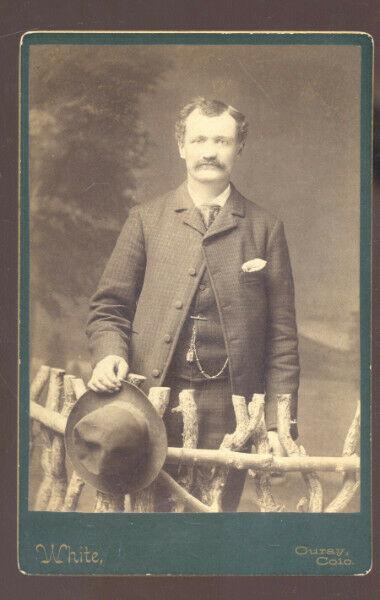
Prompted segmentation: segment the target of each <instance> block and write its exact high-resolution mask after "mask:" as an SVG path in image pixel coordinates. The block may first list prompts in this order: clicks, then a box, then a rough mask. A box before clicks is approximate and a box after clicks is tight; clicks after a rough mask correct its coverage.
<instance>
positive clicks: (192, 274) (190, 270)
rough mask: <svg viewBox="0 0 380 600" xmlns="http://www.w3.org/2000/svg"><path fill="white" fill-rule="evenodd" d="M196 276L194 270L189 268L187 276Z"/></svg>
mask: <svg viewBox="0 0 380 600" xmlns="http://www.w3.org/2000/svg"><path fill="white" fill-rule="evenodd" d="M196 274H197V272H196V270H195V269H194V267H191V268H190V269H189V275H191V276H192V277H194V275H196Z"/></svg>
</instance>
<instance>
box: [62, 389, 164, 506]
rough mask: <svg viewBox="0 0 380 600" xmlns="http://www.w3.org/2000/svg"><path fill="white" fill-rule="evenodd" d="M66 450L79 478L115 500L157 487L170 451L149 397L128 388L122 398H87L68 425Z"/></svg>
mask: <svg viewBox="0 0 380 600" xmlns="http://www.w3.org/2000/svg"><path fill="white" fill-rule="evenodd" d="M65 444H66V452H67V455H68V456H69V458H70V460H71V462H72V464H73V467H74V469H75V471H76V472H77V474H78V475H80V476H81V477H82V478H83V480H84V481H85V482H86V483H89V484H90V485H92V486H93V487H95V488H96V489H98V490H100V491H101V492H106V493H111V494H128V493H130V492H135V491H137V490H140V489H143V488H145V487H147V486H148V485H149V484H150V483H152V481H153V480H154V479H155V478H156V477H157V475H158V473H159V471H160V470H161V468H162V466H163V464H164V462H165V458H166V453H167V447H168V444H167V437H166V430H165V426H164V424H163V421H162V419H161V417H160V416H159V415H158V413H157V412H156V410H155V408H154V407H153V406H152V404H151V403H150V401H149V399H148V398H147V396H146V395H145V394H144V392H142V391H141V390H140V389H139V388H137V387H136V386H135V385H133V384H132V383H127V382H126V383H123V385H122V387H121V389H120V391H119V392H117V393H116V394H109V393H98V392H93V391H91V390H89V391H87V392H86V393H85V394H83V396H81V398H80V399H79V400H78V402H77V403H76V404H75V405H74V408H73V409H72V411H71V413H70V415H69V417H68V419H67V425H66V431H65Z"/></svg>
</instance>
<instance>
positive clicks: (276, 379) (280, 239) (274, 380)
mask: <svg viewBox="0 0 380 600" xmlns="http://www.w3.org/2000/svg"><path fill="white" fill-rule="evenodd" d="M266 278H267V293H268V305H269V318H268V331H267V349H266V369H265V377H266V422H267V428H268V429H271V428H275V427H276V425H277V394H291V396H292V403H291V421H292V425H291V435H292V437H293V438H294V439H295V438H296V437H297V436H298V429H297V402H298V386H299V371H300V367H299V356H298V335H297V325H296V314H295V301H294V284H293V275H292V269H291V265H290V259H289V252H288V246H287V243H286V238H285V232H284V226H283V224H282V222H281V221H277V222H276V224H275V225H274V227H273V229H272V231H271V233H270V236H269V240H268V252H267V269H266Z"/></svg>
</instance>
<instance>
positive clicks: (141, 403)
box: [65, 382, 168, 494]
mask: <svg viewBox="0 0 380 600" xmlns="http://www.w3.org/2000/svg"><path fill="white" fill-rule="evenodd" d="M116 399H117V400H118V401H120V400H122V401H123V402H126V403H128V404H129V405H130V406H132V407H134V408H135V409H136V410H138V411H139V412H141V413H142V415H143V416H144V417H145V419H146V423H147V427H148V435H149V441H150V447H149V453H148V456H147V461H146V464H145V466H144V467H143V468H142V469H140V470H139V472H138V473H137V474H136V477H135V478H134V479H133V481H128V483H127V484H125V485H123V482H122V481H120V482H118V485H117V488H116V487H112V485H111V484H110V482H109V481H107V480H106V479H105V478H104V477H102V476H101V475H95V474H94V473H91V472H90V471H88V470H87V469H86V467H85V466H84V465H83V464H82V462H81V461H80V460H79V458H78V456H77V448H76V444H75V439H74V428H75V426H76V424H77V423H78V422H79V421H80V420H81V419H82V418H83V417H85V416H86V415H88V414H89V413H91V412H93V411H94V410H97V409H98V408H100V407H102V406H106V405H107V404H111V403H112V402H114V401H115V400H116ZM65 445H66V453H67V456H68V457H69V458H70V461H71V463H72V465H73V467H74V469H75V471H76V473H77V474H78V475H79V476H80V477H82V479H83V480H84V481H85V482H86V483H88V484H90V485H91V486H93V487H94V488H96V489H97V490H99V491H101V492H105V493H109V494H115V493H124V494H129V493H130V492H136V491H138V490H141V489H143V488H145V487H147V486H148V485H149V484H151V483H152V481H154V480H155V479H156V477H157V475H158V473H159V472H160V470H161V468H162V466H163V464H164V462H165V458H166V454H167V449H168V441H167V436H166V429H165V425H164V423H163V421H162V419H161V417H160V416H159V414H158V413H157V411H156V410H155V408H154V407H153V405H152V404H151V402H150V401H149V399H148V397H147V396H146V395H145V394H144V392H143V391H142V390H140V389H139V388H138V387H136V386H135V385H133V384H132V383H128V382H125V383H123V385H122V387H121V389H120V391H119V392H116V393H114V394H111V393H106V392H93V391H92V390H88V391H87V392H85V393H84V394H83V396H81V397H80V398H79V400H78V402H77V403H76V404H75V405H74V407H73V409H72V410H71V412H70V414H69V416H68V419H67V425H66V430H65Z"/></svg>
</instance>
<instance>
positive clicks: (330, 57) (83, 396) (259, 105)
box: [20, 33, 370, 572]
mask: <svg viewBox="0 0 380 600" xmlns="http://www.w3.org/2000/svg"><path fill="white" fill-rule="evenodd" d="M29 35H30V37H29V39H28V44H29V46H28V61H27V63H26V61H25V62H24V66H23V69H24V71H23V73H24V77H25V80H24V81H25V83H24V110H25V113H24V115H26V116H24V123H27V125H24V130H23V131H24V134H23V135H24V146H23V148H24V151H22V160H23V161H24V168H25V169H27V177H26V178H25V179H24V184H23V185H24V187H22V190H24V196H23V198H24V200H23V204H22V207H21V210H22V225H21V227H22V228H21V235H22V236H23V237H22V240H23V241H22V247H21V255H22V257H23V258H22V260H23V261H24V262H23V264H24V265H25V266H24V277H25V281H26V283H24V284H22V285H25V286H26V287H24V288H22V289H24V293H25V294H26V296H25V301H26V304H27V309H26V312H25V313H24V314H25V315H26V316H25V319H24V322H23V325H22V329H21V347H22V348H24V351H23V352H22V355H21V360H22V364H21V373H22V375H21V394H23V391H22V390H23V389H24V390H25V398H26V397H27V396H28V398H27V400H26V403H27V408H26V409H24V408H23V406H24V405H23V403H24V401H25V398H24V396H23V395H22V397H21V410H20V419H21V425H20V426H21V432H22V435H21V437H20V454H21V459H22V460H21V462H22V465H21V473H22V478H23V483H22V484H21V495H20V498H21V501H22V502H23V503H24V506H25V507H26V511H27V512H26V513H25V514H28V515H31V514H32V513H34V514H37V513H39V514H40V516H39V517H38V522H39V523H44V522H45V521H44V517H43V515H47V513H80V514H82V515H83V513H87V514H90V515H95V514H96V513H118V514H119V517H116V515H115V517H112V518H114V519H116V518H118V519H119V518H121V515H120V513H128V514H129V517H128V516H127V515H126V516H125V517H124V518H125V519H127V520H128V519H132V514H133V513H149V514H153V513H157V519H158V518H160V515H161V518H163V514H165V515H166V517H168V516H169V515H168V513H176V517H175V518H176V525H175V526H176V527H177V526H178V527H180V525H181V523H184V522H185V521H181V519H185V518H186V519H189V518H191V517H190V515H189V513H197V514H201V513H206V514H209V515H210V514H215V513H223V514H224V515H225V517H224V518H227V517H228V513H246V514H247V513H249V514H251V515H253V514H254V513H255V514H256V516H257V517H258V518H259V519H267V518H270V517H269V515H267V516H264V515H261V516H260V513H281V514H283V517H281V519H283V520H284V522H287V519H290V518H292V517H291V514H293V515H298V516H299V517H300V518H301V519H306V518H307V516H306V515H307V514H308V513H319V514H321V513H330V514H331V513H346V515H348V514H350V513H353V514H355V513H360V511H361V501H362V496H361V494H363V480H362V486H360V483H361V475H360V458H361V447H363V446H361V444H363V435H362V436H361V431H362V432H363V427H362V426H361V421H360V415H361V413H362V414H363V407H364V416H365V419H367V417H368V415H369V401H370V398H369V393H368V389H367V387H366V383H365V382H366V381H367V379H366V378H367V370H368V369H369V364H367V363H366V362H365V361H366V357H367V358H368V356H367V354H366V348H367V345H368V343H369V339H364V338H363V324H364V326H365V323H366V322H367V321H366V319H367V316H366V314H367V313H366V311H368V309H369V305H368V302H367V300H368V296H367V295H366V291H365V285H369V283H367V284H366V282H365V276H363V265H364V267H365V266H366V264H367V263H366V262H365V261H366V260H367V259H366V258H365V257H366V256H367V255H369V254H368V253H369V250H370V247H369V243H370V242H369V233H368V231H367V232H366V231H364V233H363V223H364V221H365V219H363V214H364V216H365V214H367V213H365V211H364V213H363V189H364V188H363V185H364V184H363V173H364V175H365V174H366V171H365V169H366V165H364V170H363V122H364V121H363V110H364V109H363V63H362V51H363V49H362V47H361V45H360V43H359V44H354V43H348V42H347V43H346V42H345V41H343V42H342V40H341V37H342V36H341V37H339V36H337V40H338V41H337V43H334V42H333V41H331V40H330V41H328V43H314V42H313V41H312V42H310V39H309V41H308V40H306V38H305V43H302V42H303V40H302V35H301V36H300V38H301V39H299V40H298V41H297V42H294V41H293V40H291V41H289V43H283V42H278V43H277V41H276V40H275V41H274V43H269V42H268V41H266V40H265V39H264V40H263V41H262V42H260V41H258V40H257V39H256V41H255V39H254V38H255V36H253V37H252V38H251V40H249V41H244V43H243V42H241V43H239V41H238V40H237V39H234V36H233V35H231V36H229V37H228V39H227V38H226V37H224V38H223V35H221V34H209V35H208V36H206V37H207V42H204V41H203V42H202V43H197V42H196V40H192V41H190V40H189V39H188V38H187V37H186V34H182V37H181V40H178V37H176V34H174V33H173V34H168V35H166V37H165V36H164V38H159V36H158V37H157V38H154V36H153V35H149V34H148V35H145V37H144V36H140V38H141V39H140V38H138V35H137V34H136V35H132V34H130V35H129V37H128V36H127V37H125V39H124V38H123V35H122V34H120V35H119V36H118V39H116V38H113V37H112V35H108V36H105V37H104V38H102V35H101V34H98V37H97V41H96V42H94V41H93V40H92V39H91V35H90V34H82V37H81V38H80V36H79V38H80V41H78V40H77V39H76V40H73V41H72V42H70V39H69V34H61V35H60V36H59V35H58V34H57V39H56V41H55V40H54V34H52V35H51V36H50V38H49V42H48V43H45V42H44V37H43V34H29ZM125 35H126V34H125ZM305 35H306V34H305ZM363 35H365V34H363ZM65 36H66V37H65ZM74 37H75V36H74ZM77 37H78V36H77ZM195 37H196V36H195ZM262 37H263V38H265V36H262ZM272 37H274V38H275V37H276V35H274V36H272ZM306 37H307V36H306ZM311 37H312V36H311ZM326 37H327V36H326ZM343 37H344V36H343ZM79 38H78V39H79ZM309 38H310V36H309ZM144 40H145V41H144ZM252 40H253V41H252ZM25 90H27V92H26V91H25ZM25 148H26V149H25ZM25 165H27V167H26V166H25ZM25 198H27V201H26V200H25ZM364 200H365V202H367V205H366V208H365V207H364V208H365V210H367V212H368V211H369V204H368V202H369V200H368V198H367V199H366V198H364ZM364 224H365V223H364ZM366 236H367V237H366ZM366 244H367V246H366ZM363 253H364V254H363ZM25 273H26V275H25ZM363 285H364V288H363ZM26 289H27V292H25V290H26ZM363 290H364V291H363ZM363 340H364V341H363ZM23 344H24V345H23ZM363 369H364V376H363ZM368 372H369V371H368ZM363 381H364V383H363ZM23 382H24V383H23ZM23 386H24V387H23ZM365 423H367V421H365ZM362 425H363V423H362ZM24 427H25V431H26V433H25V431H24ZM365 431H366V435H367V439H366V440H364V444H365V447H367V445H368V444H369V431H368V427H367V425H366V426H365ZM367 468H368V465H367ZM365 482H366V483H365V487H364V494H365V497H366V498H368V493H369V486H368V478H367V476H366V480H365ZM360 488H362V489H360ZM180 513H186V514H187V515H188V516H187V517H185V516H182V517H181V515H180ZM285 513H286V514H285ZM28 518H29V517H28ZM46 518H47V517H46ZM49 518H50V517H49ZM52 518H53V517H52ZM57 518H58V515H57ZM62 518H63V516H62V517H59V519H62ZM66 518H67V519H70V518H74V515H72V516H71V517H70V515H67V517H65V519H66ZM110 518H111V517H110ZM145 518H148V514H147V515H146V517H145ZM247 518H248V517H247ZM326 518H327V517H326ZM255 519H256V517H255ZM25 522H26V521H25ZM36 522H37V521H36ZM49 522H50V521H49ZM57 522H58V521H57ZM59 522H61V521H59ZM65 522H66V521H65ZM74 522H75V523H78V524H79V523H80V521H72V523H74ZM128 522H130V523H131V524H132V520H130V521H128ZM157 522H158V521H157ZM171 522H172V521H171ZM173 522H174V521H173ZM189 522H190V521H189ZM210 522H211V521H210ZM281 522H282V521H281ZM46 523H47V521H46ZM67 523H69V521H67ZM107 523H111V521H107ZM116 523H119V524H121V521H119V520H118V521H115V522H114V524H113V526H115V527H116ZM125 523H127V521H125ZM139 523H140V521H139ZM141 523H142V521H141ZM155 523H156V521H155ZM163 523H164V521H162V525H163ZM252 523H253V522H252ZM255 523H258V521H257V520H256V521H255ZM289 523H290V521H289ZM300 523H301V521H300ZM305 523H306V521H305ZM327 525H328V524H327V523H326V526H327ZM120 526H121V525H120ZM160 526H161V525H160ZM25 527H26V525H25ZM46 527H47V528H48V525H46ZM259 527H265V521H262V524H261V525H259ZM306 530H307V524H305V531H306ZM56 541H57V540H56ZM56 541H55V542H54V543H55V544H56ZM58 541H59V540H58ZM81 543H83V542H82V541H81ZM318 543H319V542H318V540H317V539H316V540H315V541H314V546H315V547H313V544H310V543H308V544H307V543H305V542H302V540H301V541H300V542H299V543H298V545H297V543H296V544H295V545H294V548H293V550H292V551H293V553H295V557H296V559H297V560H299V561H300V564H301V561H303V563H302V565H305V564H306V563H305V561H306V560H308V559H309V560H310V561H312V562H313V565H314V566H315V568H320V567H321V566H327V567H328V566H330V567H331V568H333V567H334V566H336V565H337V564H342V565H344V566H345V567H346V568H347V570H350V569H354V568H355V567H354V566H353V565H354V564H355V562H354V561H353V560H352V555H351V553H350V552H351V551H348V550H347V551H346V557H345V559H344V560H346V562H345V563H343V562H339V561H343V558H342V556H340V554H339V549H338V548H336V549H335V548H330V550H333V552H327V550H326V544H325V545H323V544H320V545H321V548H319V547H318ZM331 544H332V542H331ZM81 548H82V546H81ZM83 548H86V549H87V546H83ZM83 548H82V550H80V551H79V550H75V551H74V550H73V549H72V548H71V546H70V545H68V542H65V543H64V544H61V545H57V544H56V545H54V544H50V543H49V544H48V543H47V544H45V543H42V542H41V543H39V544H36V545H35V548H34V552H35V557H36V560H37V562H38V563H39V566H41V564H45V565H49V564H50V563H52V562H53V563H55V564H54V566H55V565H57V564H59V563H60V561H62V562H66V564H67V563H70V556H71V557H74V558H72V559H71V562H72V563H73V562H75V563H82V562H88V561H85V560H84V558H83V556H85V554H83V552H85V550H83ZM343 550H344V549H343ZM343 550H342V551H341V554H342V555H343ZM87 551H88V552H90V550H86V552H87ZM95 554H96V553H95ZM312 554H314V555H315V556H314V557H312V556H311V555H312ZM328 554H331V555H332V556H327V555H328ZM86 556H87V555H86ZM57 557H58V558H57ZM75 557H76V558H75ZM79 557H80V558H79ZM76 559H78V560H76ZM99 561H100V559H99V560H98V563H99V564H101V563H100V562H99ZM318 561H319V562H318ZM323 561H325V562H323ZM331 561H332V562H331ZM90 562H91V561H90ZM95 562H96V561H95ZM69 566H70V565H69ZM93 566H94V565H92V567H93ZM57 568H58V567H57ZM96 568H98V565H96ZM205 568H206V567H205ZM247 568H248V567H247ZM273 568H274V567H273ZM305 568H306V567H305ZM313 568H314V567H313ZM131 569H132V567H131ZM131 572H133V571H131Z"/></svg>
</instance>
